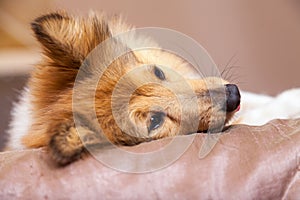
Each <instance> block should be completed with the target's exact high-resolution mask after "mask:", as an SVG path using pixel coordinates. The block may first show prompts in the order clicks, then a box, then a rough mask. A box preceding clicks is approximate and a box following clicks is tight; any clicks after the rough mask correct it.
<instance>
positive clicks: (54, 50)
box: [31, 12, 111, 69]
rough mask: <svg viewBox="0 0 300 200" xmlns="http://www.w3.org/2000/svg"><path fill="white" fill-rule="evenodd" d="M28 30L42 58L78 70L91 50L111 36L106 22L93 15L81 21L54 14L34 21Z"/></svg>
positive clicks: (62, 14) (64, 14)
mask: <svg viewBox="0 0 300 200" xmlns="http://www.w3.org/2000/svg"><path fill="white" fill-rule="evenodd" d="M31 27H32V30H33V31H34V34H35V36H36V38H37V40H38V41H39V42H40V43H41V44H42V47H43V50H44V54H45V56H47V57H48V58H49V59H50V61H52V62H54V63H53V64H55V66H63V67H65V68H73V69H74V68H77V69H78V68H79V67H80V65H81V63H82V61H83V60H84V59H85V57H86V56H87V55H88V53H89V52H90V51H92V50H93V49H94V48H95V47H96V46H97V45H98V44H99V43H101V42H102V41H104V40H105V39H107V38H109V37H111V34H110V31H109V27H108V25H107V23H106V21H105V20H104V19H103V17H102V16H98V15H96V14H90V16H89V17H88V18H87V19H83V18H74V17H72V16H70V15H68V14H67V13H65V12H55V13H50V14H47V15H43V16H41V17H39V18H37V19H35V20H34V21H33V22H32V23H31Z"/></svg>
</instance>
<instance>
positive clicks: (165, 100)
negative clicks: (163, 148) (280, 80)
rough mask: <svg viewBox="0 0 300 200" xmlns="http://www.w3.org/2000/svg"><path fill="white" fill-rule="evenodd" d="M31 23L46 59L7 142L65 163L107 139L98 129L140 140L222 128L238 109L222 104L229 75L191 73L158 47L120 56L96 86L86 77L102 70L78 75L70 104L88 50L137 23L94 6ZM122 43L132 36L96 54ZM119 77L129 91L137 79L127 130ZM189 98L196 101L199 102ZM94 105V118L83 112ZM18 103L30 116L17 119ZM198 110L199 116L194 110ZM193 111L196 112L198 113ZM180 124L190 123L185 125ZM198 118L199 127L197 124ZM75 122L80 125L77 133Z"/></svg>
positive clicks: (113, 138)
mask: <svg viewBox="0 0 300 200" xmlns="http://www.w3.org/2000/svg"><path fill="white" fill-rule="evenodd" d="M31 25H32V29H33V31H34V34H35V36H36V38H37V40H38V41H39V42H40V43H41V46H42V49H43V59H42V61H41V62H40V63H39V64H37V65H36V67H35V70H34V71H33V73H32V75H31V78H30V80H29V83H28V89H26V90H25V91H24V93H23V97H22V101H21V102H20V104H19V105H18V106H17V107H15V114H14V115H15V117H14V118H15V119H14V121H13V122H12V124H11V129H10V131H9V132H10V135H11V139H10V142H9V145H8V148H37V147H43V146H48V147H49V150H50V152H51V154H52V155H53V158H54V159H55V160H56V161H57V162H59V163H61V164H66V163H69V162H71V161H73V160H75V159H77V158H78V157H79V156H80V155H81V153H82V152H83V150H84V145H96V144H99V143H102V142H103V141H104V138H103V137H102V136H101V135H104V136H105V137H106V138H107V139H108V140H109V141H110V142H112V143H114V144H117V145H135V144H138V143H141V142H145V141H150V140H153V139H159V138H163V137H168V136H175V135H177V134H179V133H180V134H184V133H191V132H196V131H207V130H208V129H209V128H212V129H218V128H219V127H223V126H224V124H226V123H227V122H228V121H229V120H230V119H231V117H232V116H233V115H234V113H235V112H236V109H234V110H233V111H230V112H228V111H227V112H226V109H224V104H226V102H224V100H222V98H221V96H225V95H226V94H225V93H224V92H223V91H224V90H222V89H221V88H220V87H221V86H223V85H225V84H227V83H228V82H227V81H225V80H222V79H220V78H216V77H208V78H204V79H201V78H200V76H199V78H198V79H191V76H190V75H191V74H192V76H195V71H194V70H193V67H192V66H191V65H190V64H189V63H187V62H186V61H185V60H183V59H182V58H180V57H178V56H176V55H174V54H172V53H170V52H167V51H163V50H160V49H159V48H158V49H151V50H150V49H147V50H139V51H129V52H128V53H126V54H125V55H122V56H120V57H119V58H118V59H116V60H115V61H114V62H112V63H111V64H110V65H109V67H108V68H107V70H106V71H104V72H103V74H102V76H101V78H100V80H99V82H98V84H97V87H96V92H95V91H94V90H95V88H93V87H91V86H89V82H92V81H95V80H98V79H99V77H100V72H99V71H98V70H97V69H92V70H91V73H90V74H89V76H87V77H86V78H85V79H84V80H83V81H81V82H80V83H79V85H78V90H79V96H78V98H79V99H78V101H79V102H80V103H78V105H77V106H76V108H72V105H73V104H72V94H73V87H74V81H75V79H76V76H77V73H78V70H79V69H80V67H81V66H82V65H83V64H84V60H85V59H86V58H87V57H88V55H89V53H90V52H91V51H92V50H93V49H94V48H95V47H96V46H97V45H98V44H100V43H101V42H103V41H105V40H107V39H109V38H112V37H113V36H115V35H116V34H118V33H122V32H126V31H128V30H131V29H132V28H131V27H130V26H128V25H126V24H124V23H123V22H122V20H121V18H120V17H116V16H114V17H112V18H108V17H106V16H104V15H98V14H90V15H89V17H88V18H81V17H73V16H70V15H68V14H66V13H64V12H55V13H51V14H47V15H44V16H41V17H39V18H37V19H36V20H34V21H33V22H32V24H31ZM133 39H136V40H139V38H133ZM140 40H141V41H142V40H143V39H140ZM154 45H155V44H154ZM117 48H128V49H130V44H127V43H126V42H122V41H116V43H115V45H113V46H109V47H106V49H105V52H101V55H98V56H99V58H100V60H101V57H102V58H103V57H107V56H108V57H109V56H110V55H109V54H110V53H111V52H113V51H114V50H115V49H117ZM139 66H144V67H140V68H139ZM160 66H167V67H169V68H171V69H172V70H174V71H176V72H177V73H178V74H180V75H181V76H182V77H183V78H178V74H176V73H175V72H173V71H172V70H168V68H166V67H160ZM134 70H137V71H138V74H139V76H137V74H136V73H131V72H133V71H134ZM101 73H102V72H101ZM125 75H127V76H125ZM124 77H125V78H126V79H125V81H124ZM143 77H148V78H150V80H155V81H154V82H150V83H148V84H144V85H141V86H139V85H138V84H140V83H141V82H143V80H140V79H142V78H143ZM121 79H123V82H124V83H127V84H123V85H122V84H121V85H120V88H121V92H122V91H123V93H124V94H126V93H127V91H128V90H130V88H131V87H135V86H138V87H137V88H136V89H135V90H134V91H133V93H132V94H131V96H130V100H129V106H128V116H125V115H124V116H123V114H121V116H119V117H120V118H122V119H123V118H124V119H125V118H127V119H128V120H124V121H123V122H121V123H123V124H121V126H122V127H125V129H126V130H122V129H121V128H120V127H119V124H117V122H116V119H115V118H114V116H113V110H112V99H113V92H114V89H115V87H116V85H117V84H118V83H119V82H120V80H121ZM183 82H186V83H183ZM220 83H221V84H220ZM184 84H188V86H189V87H190V88H191V90H192V91H193V92H194V93H195V94H196V99H195V98H193V96H192V95H191V94H189V93H188V92H185V89H186V85H184ZM170 88H176V91H177V92H179V93H180V95H181V96H183V98H182V99H183V103H184V104H185V105H187V106H186V113H187V114H186V115H183V114H182V110H181V109H182V108H181V103H182V102H179V100H178V96H176V95H178V94H175V93H174V91H172V90H171V89H170ZM209 90H210V91H209ZM93 92H95V99H94V100H95V104H93V105H91V104H89V103H85V100H86V99H89V96H88V95H87V94H90V93H93ZM211 92H213V93H214V94H215V95H217V96H218V95H219V96H220V102H218V103H217V104H213V103H212V102H211V98H210V93H211ZM116 98H117V100H118V101H119V103H120V104H122V105H123V103H124V104H126V101H125V100H124V99H122V95H120V94H119V96H118V95H117V97H116ZM89 100H90V99H89ZM122 101H124V102H122ZM192 101H196V103H197V105H196V107H195V104H193V102H192ZM91 102H93V101H91ZM238 104H239V100H238ZM189 106H190V107H189ZM93 107H95V112H96V117H97V119H96V120H95V119H91V118H90V116H89V114H88V113H85V111H86V110H90V109H93ZM117 109H118V108H117ZM19 110H25V111H24V112H26V113H27V116H22V118H23V119H20V116H19V114H18V113H19V112H18V111H19ZM197 113H199V115H200V116H197ZM74 115H78V116H79V118H80V119H81V121H80V124H79V125H78V124H76V127H75V124H74V120H73V118H74ZM193 116H194V117H193ZM195 117H199V118H197V120H193V119H196V118H195ZM24 119H26V120H28V121H27V123H25V122H24V124H23V125H22V127H23V130H22V129H17V127H18V124H16V123H17V122H19V121H22V123H23V121H24ZM151 120H154V122H156V123H157V124H154V125H153V124H152V125H153V126H154V127H152V125H151V123H152V121H151ZM155 120H158V121H155ZM121 121H122V120H121ZM98 123H99V125H100V128H101V129H99V128H97V126H98ZM129 124H131V125H129ZM183 124H186V126H184V127H183V130H181V131H180V126H182V125H183ZM195 125H196V129H195V128H192V127H195ZM19 127H20V126H19ZM76 130H78V132H80V137H79V136H78V133H77V131H76ZM99 130H101V131H99ZM128 133H130V134H128Z"/></svg>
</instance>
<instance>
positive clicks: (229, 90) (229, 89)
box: [225, 84, 241, 112]
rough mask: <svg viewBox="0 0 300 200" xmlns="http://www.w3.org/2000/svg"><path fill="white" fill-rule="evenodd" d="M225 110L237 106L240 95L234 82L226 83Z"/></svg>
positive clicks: (230, 110)
mask: <svg viewBox="0 0 300 200" xmlns="http://www.w3.org/2000/svg"><path fill="white" fill-rule="evenodd" d="M225 91H226V111H227V112H232V111H235V110H237V109H238V108H239V106H240V100H241V95H240V91H239V88H238V87H237V86H236V85H234V84H226V85H225Z"/></svg>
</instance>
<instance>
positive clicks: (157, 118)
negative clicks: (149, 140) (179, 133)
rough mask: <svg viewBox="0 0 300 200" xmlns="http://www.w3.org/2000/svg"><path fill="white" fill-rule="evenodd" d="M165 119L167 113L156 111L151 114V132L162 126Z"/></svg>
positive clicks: (149, 129) (149, 130) (149, 128)
mask: <svg viewBox="0 0 300 200" xmlns="http://www.w3.org/2000/svg"><path fill="white" fill-rule="evenodd" d="M164 119H165V113H163V112H155V113H153V114H151V116H150V123H149V127H148V132H149V133H150V132H151V131H153V130H155V129H157V128H158V127H160V126H161V125H162V124H163V122H164Z"/></svg>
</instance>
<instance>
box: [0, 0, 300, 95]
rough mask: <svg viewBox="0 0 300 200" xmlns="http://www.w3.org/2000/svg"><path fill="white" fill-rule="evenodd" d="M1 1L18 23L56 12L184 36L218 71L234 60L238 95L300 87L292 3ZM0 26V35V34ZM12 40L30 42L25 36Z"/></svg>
mask: <svg viewBox="0 0 300 200" xmlns="http://www.w3.org/2000/svg"><path fill="white" fill-rule="evenodd" d="M2 1H3V2H5V3H0V6H1V7H0V9H1V8H2V9H3V8H5V10H8V11H9V13H13V15H15V16H18V19H21V20H20V21H21V22H22V23H24V22H27V21H28V22H29V21H30V20H29V19H31V18H32V17H34V16H36V15H38V13H41V12H44V10H52V9H56V8H59V9H62V8H63V9H66V10H69V11H73V12H77V13H86V12H87V11H88V10H90V9H94V10H104V11H106V12H108V13H123V14H124V16H126V17H127V21H128V22H130V23H132V24H134V25H136V26H139V27H143V26H160V27H166V28H171V29H175V30H177V31H180V32H183V33H185V34H187V35H189V36H190V37H192V38H194V39H195V40H196V41H198V42H199V43H200V44H202V45H203V46H204V47H205V48H206V49H207V51H208V52H209V53H210V55H211V56H212V58H213V59H214V60H215V62H216V63H217V64H218V65H219V66H220V69H222V68H224V66H225V65H226V64H227V62H228V61H229V60H230V58H231V57H233V56H234V57H233V59H232V60H231V63H230V65H234V66H238V67H237V68H233V71H232V74H233V77H232V78H233V81H234V82H236V83H238V84H239V85H240V87H241V88H243V89H246V90H250V91H255V92H259V93H268V94H276V93H278V92H280V91H282V90H284V89H287V88H292V87H299V86H300V78H298V76H299V74H300V73H299V72H300V3H299V1H298V2H297V1H296V0H226V1H224V0H185V1H175V0H151V1H144V0H123V1H122V0H120V1H114V0H106V1H105V0H85V1H82V0H76V1H75V0H56V1H48V3H47V4H45V3H44V4H42V3H41V2H42V1H40V0H22V1H19V0H2ZM28 2H30V3H28ZM43 2H46V1H43ZM7 8H9V9H7ZM16 11H17V12H16ZM0 20H1V16H0ZM1 24H2V23H1ZM1 24H0V29H5V28H6V27H3V26H2V27H1ZM24 27H25V29H24ZM24 27H23V29H22V30H26V27H27V28H28V26H24ZM20 30H21V29H20ZM18 34H20V35H22V34H24V35H23V37H24V38H29V37H30V35H29V36H28V35H27V34H29V32H26V31H24V33H22V32H18ZM0 35H1V32H0ZM27 36H28V37H27ZM1 38H3V37H1ZM1 38H0V44H1ZM2 40H3V39H2ZM27 40H30V39H27ZM2 43H3V42H2ZM26 43H28V41H26V42H25V44H26ZM29 43H30V44H31V43H32V41H29ZM33 44H35V43H33ZM7 46H9V45H7V44H6V46H5V48H7ZM2 50H3V48H2ZM0 56H1V54H0Z"/></svg>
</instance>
